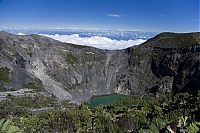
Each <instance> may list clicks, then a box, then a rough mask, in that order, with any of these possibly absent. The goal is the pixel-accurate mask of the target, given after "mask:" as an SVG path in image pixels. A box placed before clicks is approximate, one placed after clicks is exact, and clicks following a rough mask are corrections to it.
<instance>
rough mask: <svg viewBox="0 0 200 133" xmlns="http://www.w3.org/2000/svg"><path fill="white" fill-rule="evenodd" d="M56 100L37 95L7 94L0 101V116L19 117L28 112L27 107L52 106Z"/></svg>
mask: <svg viewBox="0 0 200 133" xmlns="http://www.w3.org/2000/svg"><path fill="white" fill-rule="evenodd" d="M56 104H57V101H56V100H55V99H54V98H53V97H45V96H43V95H37V96H34V97H14V96H8V97H7V100H4V101H1V102H0V118H10V117H19V116H24V115H27V114H29V113H30V112H28V110H29V109H34V108H44V107H53V106H55V105H56Z"/></svg>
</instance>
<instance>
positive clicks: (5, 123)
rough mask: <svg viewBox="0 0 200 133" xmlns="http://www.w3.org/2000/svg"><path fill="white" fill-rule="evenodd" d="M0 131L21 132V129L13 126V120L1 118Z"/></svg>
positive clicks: (3, 132)
mask: <svg viewBox="0 0 200 133" xmlns="http://www.w3.org/2000/svg"><path fill="white" fill-rule="evenodd" d="M0 133H21V131H20V129H19V128H18V127H16V126H13V122H12V121H11V120H5V119H1V120H0Z"/></svg>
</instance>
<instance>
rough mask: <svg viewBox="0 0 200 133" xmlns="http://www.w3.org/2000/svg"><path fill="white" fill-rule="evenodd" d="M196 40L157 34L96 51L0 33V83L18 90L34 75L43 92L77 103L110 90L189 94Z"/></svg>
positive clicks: (196, 78) (195, 35) (195, 74)
mask: <svg viewBox="0 0 200 133" xmlns="http://www.w3.org/2000/svg"><path fill="white" fill-rule="evenodd" d="M199 42H200V33H181V34H180V33H178V34H177V33H161V34H159V35H157V36H156V37H154V38H152V39H149V40H148V41H146V42H145V43H143V44H141V45H138V46H133V47H130V48H127V49H124V50H101V49H97V48H93V47H89V46H79V45H74V44H67V43H62V42H59V41H56V40H53V39H51V38H47V37H43V36H39V35H25V36H19V35H13V34H9V33H6V32H0V61H1V62H0V68H3V67H7V68H9V69H10V71H11V73H10V74H9V77H10V79H11V82H10V83H4V82H3V81H1V84H0V85H1V88H4V89H5V90H9V89H14V90H18V89H21V88H24V87H25V85H26V84H27V83H29V82H33V83H36V81H37V80H40V81H41V82H42V84H43V88H44V91H46V92H48V93H49V94H53V95H54V96H55V97H56V98H58V99H60V100H70V101H71V102H73V103H77V104H80V103H82V102H84V101H88V100H89V99H90V98H91V97H92V96H94V95H105V94H112V93H120V94H137V95H144V94H147V93H153V94H155V95H161V94H167V93H177V92H179V91H189V92H191V93H194V92H196V90H197V89H198V88H197V86H198V85H199V84H198V82H199V81H200V80H199V79H200V76H198V75H200V69H199V68H200V67H199V66H200V60H199V48H198V46H199ZM183 46H185V47H183ZM191 84H193V85H194V86H195V87H194V88H191Z"/></svg>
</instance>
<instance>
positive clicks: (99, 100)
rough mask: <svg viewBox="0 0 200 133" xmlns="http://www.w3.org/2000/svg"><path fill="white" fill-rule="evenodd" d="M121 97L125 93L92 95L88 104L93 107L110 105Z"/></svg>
mask: <svg viewBox="0 0 200 133" xmlns="http://www.w3.org/2000/svg"><path fill="white" fill-rule="evenodd" d="M122 97H125V95H120V94H111V95H103V96H94V97H92V98H91V99H90V101H89V106H90V107H91V108H95V107H98V106H100V105H110V104H112V103H114V102H115V101H117V100H119V99H120V98H122Z"/></svg>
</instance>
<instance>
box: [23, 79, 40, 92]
mask: <svg viewBox="0 0 200 133" xmlns="http://www.w3.org/2000/svg"><path fill="white" fill-rule="evenodd" d="M24 88H27V89H33V90H34V91H36V92H40V91H42V90H43V85H42V81H40V80H37V81H31V82H28V83H26V84H25V85H24Z"/></svg>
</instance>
